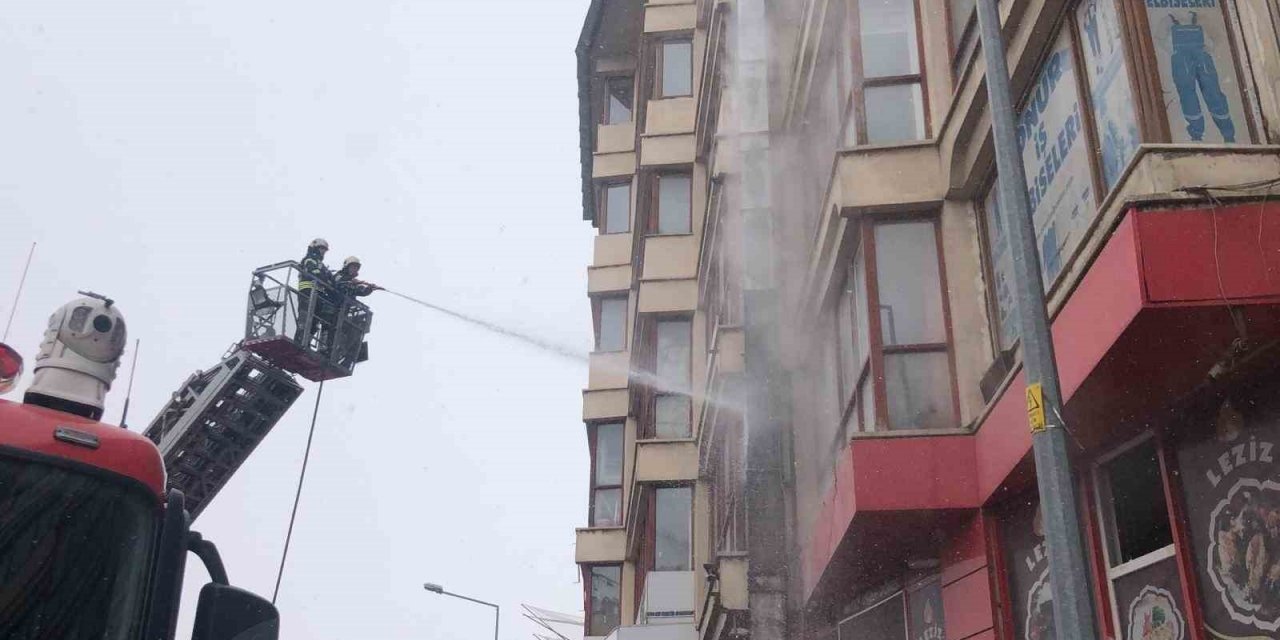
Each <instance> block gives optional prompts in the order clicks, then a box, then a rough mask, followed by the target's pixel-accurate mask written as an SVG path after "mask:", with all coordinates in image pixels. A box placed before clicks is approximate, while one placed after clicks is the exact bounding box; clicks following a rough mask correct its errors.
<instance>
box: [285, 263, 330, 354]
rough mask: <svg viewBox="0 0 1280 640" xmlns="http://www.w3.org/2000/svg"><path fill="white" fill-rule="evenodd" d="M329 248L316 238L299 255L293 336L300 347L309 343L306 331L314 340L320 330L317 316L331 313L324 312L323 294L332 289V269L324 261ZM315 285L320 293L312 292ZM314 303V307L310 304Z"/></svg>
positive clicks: (325, 304) (327, 305) (325, 303)
mask: <svg viewBox="0 0 1280 640" xmlns="http://www.w3.org/2000/svg"><path fill="white" fill-rule="evenodd" d="M328 251H329V243H328V242H327V241H325V239H324V238H316V239H315V240H312V241H311V244H309V245H307V255H306V256H304V257H303V258H302V266H301V268H299V270H298V332H297V336H296V337H295V338H294V340H295V341H296V342H298V343H299V344H302V346H304V347H306V346H309V345H308V344H306V343H308V342H310V340H309V338H310V336H308V335H306V334H307V333H308V332H310V333H312V334H315V337H316V338H317V340H319V339H320V338H321V336H320V335H319V334H320V333H322V331H321V329H322V327H321V326H320V322H319V321H320V319H321V318H323V317H325V316H327V315H332V313H325V311H326V307H329V306H331V305H330V304H327V301H326V299H325V298H326V297H327V296H326V295H324V294H326V293H328V292H330V291H332V290H333V287H334V284H335V283H334V279H333V272H332V271H329V267H327V266H325V264H324V256H325V253H327V252H328ZM317 284H318V286H319V289H320V295H315V293H316V288H317ZM313 304H314V307H313V306H312V305H313Z"/></svg>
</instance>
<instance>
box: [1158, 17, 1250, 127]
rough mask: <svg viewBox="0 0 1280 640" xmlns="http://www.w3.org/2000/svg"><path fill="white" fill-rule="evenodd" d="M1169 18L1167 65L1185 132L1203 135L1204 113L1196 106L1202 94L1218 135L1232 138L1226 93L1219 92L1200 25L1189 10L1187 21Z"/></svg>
mask: <svg viewBox="0 0 1280 640" xmlns="http://www.w3.org/2000/svg"><path fill="white" fill-rule="evenodd" d="M1169 19H1170V20H1171V21H1172V24H1171V25H1169V29H1170V37H1171V40H1172V43H1173V54H1172V55H1171V56H1170V58H1169V67H1170V69H1171V70H1172V72H1173V84H1174V87H1175V88H1176V89H1177V91H1178V102H1179V103H1180V104H1181V106H1182V117H1183V118H1185V119H1186V121H1187V134H1188V135H1190V136H1191V139H1192V140H1196V141H1199V140H1201V139H1202V138H1204V113H1203V112H1202V111H1201V110H1200V98H1201V97H1202V96H1203V98H1204V104H1205V106H1206V107H1208V109H1209V115H1210V116H1212V117H1213V123H1214V124H1215V125H1217V127H1218V131H1220V132H1221V133H1222V139H1223V140H1225V141H1227V142H1235V140H1236V127H1235V123H1233V122H1232V121H1231V107H1230V105H1229V104H1228V103H1227V96H1226V95H1225V94H1224V93H1222V86H1221V84H1220V83H1219V81H1218V68H1217V65H1216V64H1214V61H1213V56H1212V55H1211V54H1210V53H1209V51H1208V50H1207V49H1205V43H1204V29H1203V28H1201V27H1200V24H1199V21H1198V19H1197V18H1196V14H1195V12H1194V11H1192V12H1191V23H1190V24H1182V23H1181V22H1178V19H1177V18H1175V17H1173V16H1170V17H1169ZM1197 90H1198V93H1197Z"/></svg>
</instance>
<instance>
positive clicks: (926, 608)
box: [907, 580, 947, 640]
mask: <svg viewBox="0 0 1280 640" xmlns="http://www.w3.org/2000/svg"><path fill="white" fill-rule="evenodd" d="M907 609H909V612H908V613H909V615H910V618H909V620H910V629H911V640H946V639H947V629H946V625H945V624H943V617H942V583H941V582H939V581H937V580H934V581H933V582H930V583H928V584H926V585H924V586H922V587H920V588H919V589H918V590H916V591H915V592H913V593H912V594H911V596H910V597H909V598H908V599H907Z"/></svg>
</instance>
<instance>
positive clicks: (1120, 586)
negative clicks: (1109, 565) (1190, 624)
mask: <svg viewBox="0 0 1280 640" xmlns="http://www.w3.org/2000/svg"><path fill="white" fill-rule="evenodd" d="M1112 589H1113V591H1114V593H1115V597H1116V615H1117V616H1118V617H1119V620H1120V623H1121V625H1122V628H1123V629H1125V630H1126V633H1125V635H1124V638H1125V639H1126V640H1185V638H1186V637H1187V619H1186V615H1185V614H1184V613H1183V605H1182V583H1181V581H1179V579H1178V562H1177V560H1175V559H1174V558H1165V559H1164V560H1161V561H1159V562H1157V563H1155V564H1152V565H1150V566H1147V567H1143V568H1142V569H1138V570H1137V571H1134V572H1133V573H1130V574H1128V575H1125V576H1122V577H1120V578H1116V579H1115V581H1114V582H1113V583H1112Z"/></svg>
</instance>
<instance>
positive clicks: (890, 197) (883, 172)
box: [837, 144, 947, 210]
mask: <svg viewBox="0 0 1280 640" xmlns="http://www.w3.org/2000/svg"><path fill="white" fill-rule="evenodd" d="M837 171H838V173H837V175H838V176H839V179H840V180H841V181H842V183H843V184H842V185H841V186H842V187H843V189H842V190H841V192H842V193H843V194H844V199H843V201H842V202H839V203H838V204H839V205H840V207H841V209H868V210H885V209H892V208H893V207H895V206H902V205H911V204H915V203H924V202H937V201H940V200H942V198H943V197H944V196H945V195H946V191H947V190H946V182H945V181H944V177H943V175H942V165H941V162H940V158H939V156H938V148H937V147H936V146H934V145H931V144H920V145H912V146H899V147H889V148H880V149H868V150H865V151H850V152H845V153H843V154H841V157H840V161H839V165H838V167H837Z"/></svg>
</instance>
